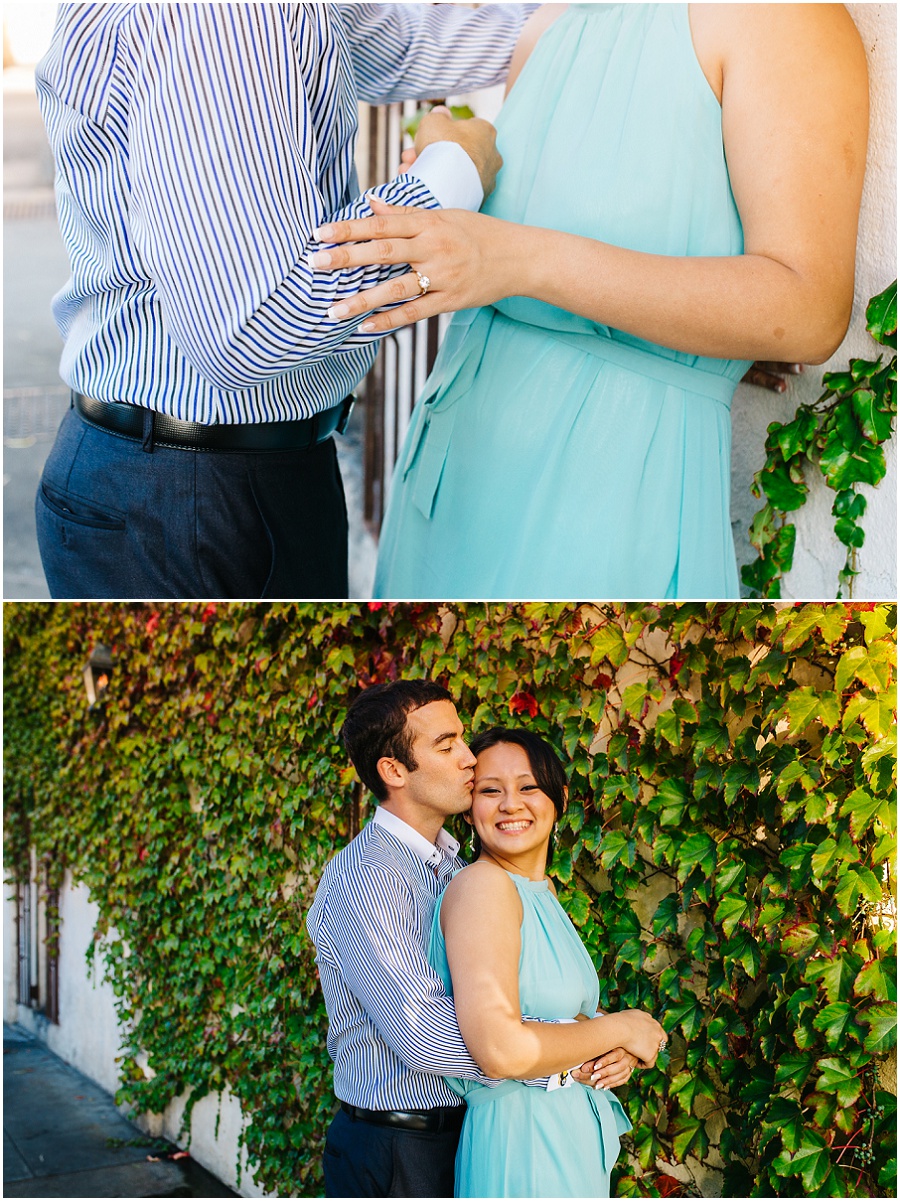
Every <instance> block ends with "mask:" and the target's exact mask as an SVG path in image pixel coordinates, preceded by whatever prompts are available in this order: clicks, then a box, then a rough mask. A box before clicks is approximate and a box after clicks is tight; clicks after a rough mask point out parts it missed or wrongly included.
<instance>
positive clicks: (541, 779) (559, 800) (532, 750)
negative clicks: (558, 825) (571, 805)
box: [469, 726, 566, 818]
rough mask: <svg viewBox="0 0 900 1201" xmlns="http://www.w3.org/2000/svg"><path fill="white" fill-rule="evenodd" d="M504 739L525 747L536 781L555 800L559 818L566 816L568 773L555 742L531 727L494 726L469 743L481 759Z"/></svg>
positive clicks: (542, 790) (477, 735)
mask: <svg viewBox="0 0 900 1201" xmlns="http://www.w3.org/2000/svg"><path fill="white" fill-rule="evenodd" d="M501 742H511V743H512V744H513V745H514V746H520V747H521V748H522V750H523V751H524V752H525V754H526V755H527V756H528V762H529V764H530V765H531V772H532V775H533V776H534V781H535V783H536V784H537V786H538V787H539V788H540V790H541V792H543V793H546V795H547V796H548V797H549V798H550V800H551V801H552V802H553V807H554V808H555V809H556V816H557V818H560V817H562V815H563V812H564V810H565V807H566V773H565V769H564V768H563V765H562V760H561V759H560V757H559V755H558V754H557V753H556V749H555V748H554V747H553V745H552V744H551V743H549V742H548V741H547V740H546V738H541V736H540V735H539V734H534V733H532V731H531V730H514V729H510V728H509V727H507V726H494V728H493V729H491V730H485V731H484V733H483V734H476V735H475V737H474V738H473V739H472V741H471V742H470V743H469V750H470V751H471V752H472V754H473V755H474V756H475V757H476V758H477V757H478V756H479V755H480V754H481V752H482V751H486V750H487V749H488V747H489V746H497V745H498V743H501Z"/></svg>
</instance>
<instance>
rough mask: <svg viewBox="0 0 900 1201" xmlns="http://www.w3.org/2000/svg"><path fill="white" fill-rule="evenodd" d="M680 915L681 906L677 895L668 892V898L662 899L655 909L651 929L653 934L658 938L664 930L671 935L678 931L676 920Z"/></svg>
mask: <svg viewBox="0 0 900 1201" xmlns="http://www.w3.org/2000/svg"><path fill="white" fill-rule="evenodd" d="M680 914H681V905H680V903H679V900H678V894H677V893H675V892H670V893H669V894H668V896H665V897H663V899H662V900H661V901H660V903H659V904H658V905H657V907H656V913H655V914H654V915H653V922H652V925H651V929H652V931H653V933H654V934H655V935H656V936H657V937H659V935H660V934H663V933H664V932H665V931H666V930H669V931H671V932H673V933H675V932H677V930H678V918H679V915H680Z"/></svg>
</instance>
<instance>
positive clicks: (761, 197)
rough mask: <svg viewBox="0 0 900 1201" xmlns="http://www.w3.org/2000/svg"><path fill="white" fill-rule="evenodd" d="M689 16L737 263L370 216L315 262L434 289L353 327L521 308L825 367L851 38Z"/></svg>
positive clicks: (861, 128)
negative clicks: (538, 304)
mask: <svg viewBox="0 0 900 1201" xmlns="http://www.w3.org/2000/svg"><path fill="white" fill-rule="evenodd" d="M691 20H692V28H693V32H694V37H695V44H696V46H697V51H698V56H699V58H700V61H701V63H702V64H703V65H704V70H705V72H706V74H707V77H708V79H710V83H711V86H713V88H714V90H717V89H718V87H721V101H722V121H723V136H724V142H725V151H726V156H727V160H728V168H729V172H730V176H731V182H732V188H733V191H734V196H735V200H736V202H737V206H738V210H739V212H740V215H741V220H742V223H743V227H744V239H745V253H744V254H743V255H741V256H730V257H722V258H694V257H676V256H671V257H670V256H664V255H654V254H644V253H641V252H639V251H632V250H624V249H622V248H620V247H617V246H612V245H609V244H606V243H603V242H598V241H595V240H593V239H590V238H583V237H579V236H576V235H574V234H566V233H560V232H557V231H555V230H547V229H539V228H536V227H532V226H519V225H515V224H513V223H510V222H505V221H500V220H497V219H495V218H490V217H486V216H483V215H479V214H464V213H459V212H457V211H455V210H449V211H444V212H434V213H408V214H405V213H404V214H395V213H393V212H390V211H389V210H387V209H386V208H384V207H383V206H380V205H373V209H374V210H376V211H377V212H378V214H379V215H378V216H377V217H376V218H374V219H369V220H368V221H366V220H363V221H355V222H342V223H340V224H339V225H337V226H330V227H329V228H328V229H327V230H325V231H319V232H320V236H321V237H322V240H323V241H326V242H346V241H353V240H356V239H359V238H369V239H374V240H372V241H369V242H363V243H360V244H359V245H356V246H352V247H341V248H338V249H333V250H329V251H327V252H325V253H326V254H327V255H329V256H330V263H328V264H326V263H324V262H323V263H322V265H330V266H332V267H342V266H344V265H351V266H356V265H370V264H373V263H396V262H403V261H406V262H409V263H410V264H411V266H412V267H413V269H414V271H419V272H421V273H422V274H424V275H427V276H428V277H429V279H430V280H431V290H430V291H429V292H428V294H427V296H423V297H420V298H418V299H415V300H414V301H413V302H412V303H411V304H410V303H407V304H405V305H404V306H403V307H402V308H399V309H394V310H393V311H390V312H386V313H379V314H378V315H377V316H375V317H373V318H371V326H369V325H368V323H367V328H370V329H371V330H372V331H373V332H383V331H385V330H387V329H392V328H396V327H397V326H399V325H404V324H407V323H408V322H410V321H417V320H421V319H422V318H423V317H427V316H431V315H432V314H434V313H437V312H443V311H447V310H451V309H460V308H472V307H474V306H476V305H481V304H490V303H493V302H494V301H496V300H499V299H502V298H503V297H506V296H515V295H523V296H531V297H534V298H535V299H537V300H543V301H546V302H547V303H549V304H553V305H557V306H559V307H561V308H564V309H568V310H569V311H571V312H575V313H578V314H580V315H581V316H584V317H587V318H588V319H590V320H592V321H596V322H599V323H601V324H604V325H610V326H613V327H615V328H617V329H621V330H625V331H627V332H629V333H632V334H635V335H637V336H638V337H641V338H646V339H648V340H650V341H653V342H657V343H660V344H662V345H665V346H670V347H672V348H674V349H676V350H682V351H685V352H687V353H691V354H701V355H708V356H711V357H714V358H736V359H793V360H798V361H800V360H802V361H804V362H822V361H824V360H825V359H827V358H828V357H829V356H830V355H831V354H832V353H833V352H834V350H835V349H836V348H837V346H838V345H839V344H840V341H841V339H842V338H843V335H844V333H845V331H846V327H847V323H848V320H849V315H850V308H851V304H852V299H853V274H854V261H855V250H856V231H857V220H858V214H859V202H860V196H861V191H862V181H863V174H864V169H865V155H866V136H867V126H868V92H867V75H866V62H865V54H864V51H863V48H862V45H861V42H860V38H859V35H858V33H857V32H856V28H855V26H854V25H853V22H852V20H851V19H850V16H849V15H848V13H847V12H846V10H845V9H844V8H843V6H841V5H819V4H746V5H718V4H716V5H692V6H691ZM584 152H585V151H583V150H582V151H580V153H584ZM684 169H685V170H689V169H690V164H685V167H684ZM416 291H418V284H417V280H416V276H415V275H410V276H402V277H399V278H397V279H395V280H393V281H392V282H391V283H389V284H384V285H381V286H379V287H376V288H374V289H372V290H371V292H369V293H363V294H362V295H361V296H360V297H357V298H356V299H355V300H351V301H349V302H345V304H346V305H347V306H348V307H347V308H342V310H341V311H340V312H336V313H335V314H334V316H336V317H338V318H345V317H348V318H349V317H352V316H358V315H359V314H360V313H363V312H367V311H371V310H372V309H374V308H378V307H381V306H383V305H385V304H390V303H394V302H397V301H400V300H406V301H408V300H410V298H411V297H412V296H413V295H414V293H415V292H416Z"/></svg>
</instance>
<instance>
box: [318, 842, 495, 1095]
mask: <svg viewBox="0 0 900 1201" xmlns="http://www.w3.org/2000/svg"><path fill="white" fill-rule="evenodd" d="M464 866H465V865H464V863H463V862H462V860H461V859H458V858H457V857H456V856H450V855H448V854H446V853H444V854H443V856H442V859H441V863H440V865H439V866H438V867H437V868H434V867H432V866H430V865H429V864H428V863H426V862H425V860H424V859H422V858H421V857H420V856H419V855H417V854H416V853H415V851H414V850H412V849H411V848H410V847H409V846H407V845H405V844H404V843H403V842H401V841H400V840H399V839H398V838H395V837H394V836H393V835H392V834H391V833H390V832H389V831H388V830H387V829H385V828H384V827H383V826H380V825H379V824H378V822H377V821H373V822H370V823H369V824H368V825H367V826H365V827H364V828H363V830H362V831H361V832H360V833H359V834H358V835H357V836H356V838H354V839H353V841H352V842H350V843H349V844H348V845H347V846H346V847H344V849H343V850H342V851H340V852H338V854H337V855H335V857H334V858H333V859H332V860H331V862H330V863H329V864H328V866H327V867H326V868H325V871H324V873H323V874H322V879H321V882H320V883H319V887H318V890H317V892H316V899H315V903H314V904H313V906H312V908H311V909H310V911H309V915H308V917H307V927H308V929H309V933H310V936H311V938H312V940H313V942H314V943H315V945H316V952H317V953H316V963H317V964H318V968H319V978H320V980H321V983H322V992H323V993H324V996H325V1005H326V1008H327V1010H328V1051H329V1054H330V1055H331V1058H332V1059H333V1060H334V1091H335V1093H336V1095H337V1096H338V1097H339V1098H340V1100H342V1101H347V1102H349V1103H350V1104H351V1105H359V1106H362V1107H363V1108H364V1109H432V1108H434V1107H435V1106H437V1105H460V1104H461V1103H462V1102H461V1099H460V1097H459V1096H458V1095H457V1094H456V1093H454V1092H453V1091H452V1090H451V1089H450V1088H449V1086H448V1085H447V1084H446V1082H445V1081H444V1080H443V1078H442V1077H443V1076H461V1077H465V1078H468V1079H479V1080H483V1079H484V1077H483V1076H482V1074H481V1072H480V1070H479V1068H478V1066H477V1064H476V1063H475V1061H474V1060H473V1059H472V1056H471V1055H470V1054H469V1052H468V1050H467V1048H466V1045H465V1043H464V1042H463V1038H462V1035H461V1034H460V1032H459V1026H458V1025H457V1021H456V1011H455V1010H454V1008H453V1001H452V1000H451V999H450V998H449V997H448V996H447V995H446V993H445V992H444V988H443V985H442V984H441V981H440V979H439V977H438V975H437V973H436V972H434V971H433V969H432V968H431V967H430V965H429V964H428V961H427V958H426V948H427V940H428V936H429V934H430V931H431V920H432V916H433V913H434V906H435V902H436V901H437V898H438V897H439V896H440V894H441V892H442V891H443V889H444V887H445V886H446V884H447V883H448V881H449V880H450V878H451V877H452V875H453V874H454V872H456V871H458V870H459V869H460V868H462V867H464Z"/></svg>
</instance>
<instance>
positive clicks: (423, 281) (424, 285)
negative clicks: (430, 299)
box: [416, 271, 431, 296]
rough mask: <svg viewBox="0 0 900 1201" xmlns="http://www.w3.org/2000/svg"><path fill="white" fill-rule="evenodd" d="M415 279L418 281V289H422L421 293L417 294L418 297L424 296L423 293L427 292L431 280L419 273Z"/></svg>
mask: <svg viewBox="0 0 900 1201" xmlns="http://www.w3.org/2000/svg"><path fill="white" fill-rule="evenodd" d="M416 279H417V280H418V281H419V287H420V288H421V289H422V291H421V292H420V293H419V295H420V296H424V295H425V293H426V292H427V291H428V289H429V288H430V287H431V280H430V279H429V278H428V276H427V275H423V274H422V272H421V271H417V272H416Z"/></svg>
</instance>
